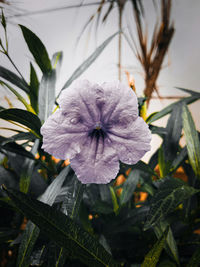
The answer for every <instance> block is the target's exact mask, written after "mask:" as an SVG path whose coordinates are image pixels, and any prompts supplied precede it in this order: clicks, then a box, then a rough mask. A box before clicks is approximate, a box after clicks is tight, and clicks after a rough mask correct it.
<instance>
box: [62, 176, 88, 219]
mask: <svg viewBox="0 0 200 267" xmlns="http://www.w3.org/2000/svg"><path fill="white" fill-rule="evenodd" d="M84 189H85V185H84V184H82V183H81V182H80V181H79V180H78V179H77V177H76V175H73V177H72V179H71V181H70V183H69V185H68V184H67V185H66V188H65V190H66V192H65V198H64V201H63V204H62V212H63V213H64V214H66V215H68V216H69V217H70V218H72V219H75V218H77V217H78V214H79V208H80V204H81V201H82V198H83V192H84Z"/></svg>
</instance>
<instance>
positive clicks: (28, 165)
mask: <svg viewBox="0 0 200 267" xmlns="http://www.w3.org/2000/svg"><path fill="white" fill-rule="evenodd" d="M39 144H40V141H39V139H36V140H35V143H34V145H33V147H32V149H31V154H32V155H33V157H35V155H36V153H37V151H38V147H39ZM34 166H35V161H34V160H33V159H29V158H27V159H25V161H24V163H23V166H22V172H21V175H20V182H19V188H20V191H21V192H23V193H27V192H28V190H29V186H30V182H31V176H32V173H33V169H34Z"/></svg>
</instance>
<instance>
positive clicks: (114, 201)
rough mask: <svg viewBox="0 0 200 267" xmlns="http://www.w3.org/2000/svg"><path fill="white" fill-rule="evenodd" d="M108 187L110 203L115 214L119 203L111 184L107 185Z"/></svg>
mask: <svg viewBox="0 0 200 267" xmlns="http://www.w3.org/2000/svg"><path fill="white" fill-rule="evenodd" d="M109 189H110V193H111V198H112V203H113V211H114V213H115V214H116V215H117V214H118V212H119V205H118V201H117V196H116V193H115V190H114V189H113V187H112V186H109Z"/></svg>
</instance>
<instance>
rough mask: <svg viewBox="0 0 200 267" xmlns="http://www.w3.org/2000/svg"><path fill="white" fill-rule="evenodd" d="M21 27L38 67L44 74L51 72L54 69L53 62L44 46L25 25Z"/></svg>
mask: <svg viewBox="0 0 200 267" xmlns="http://www.w3.org/2000/svg"><path fill="white" fill-rule="evenodd" d="M19 26H20V28H21V30H22V33H23V36H24V39H25V41H26V43H27V45H28V48H29V50H30V52H31V53H32V55H33V57H34V59H35V61H36V62H37V64H38V66H39V67H40V69H41V71H42V72H43V73H46V72H49V71H50V70H51V69H52V67H51V61H50V59H49V55H48V53H47V50H46V48H45V46H44V44H43V43H42V41H41V40H40V39H39V38H38V37H37V36H36V35H35V34H34V33H33V32H32V31H31V30H29V29H28V28H26V27H25V26H23V25H19Z"/></svg>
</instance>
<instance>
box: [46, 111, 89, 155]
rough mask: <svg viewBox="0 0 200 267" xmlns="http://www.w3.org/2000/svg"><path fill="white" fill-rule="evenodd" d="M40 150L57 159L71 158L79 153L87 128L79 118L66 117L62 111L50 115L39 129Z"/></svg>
mask: <svg viewBox="0 0 200 267" xmlns="http://www.w3.org/2000/svg"><path fill="white" fill-rule="evenodd" d="M41 134H42V135H43V145H42V148H43V149H44V150H45V151H46V152H48V153H49V154H51V155H53V156H54V157H56V158H59V159H67V158H73V157H74V156H75V155H76V154H77V153H79V152H80V146H81V145H82V143H84V142H85V140H86V137H87V136H88V127H86V126H85V125H83V124H82V123H81V122H80V121H79V117H76V116H75V115H73V117H72V118H71V117H70V116H66V115H65V114H63V112H62V110H60V109H59V110H57V111H56V112H55V113H54V114H52V115H51V116H50V117H49V118H48V120H47V121H45V123H44V124H43V126H42V128H41Z"/></svg>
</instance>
